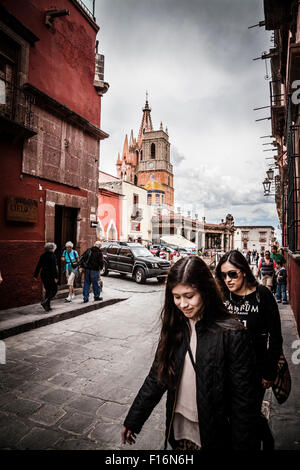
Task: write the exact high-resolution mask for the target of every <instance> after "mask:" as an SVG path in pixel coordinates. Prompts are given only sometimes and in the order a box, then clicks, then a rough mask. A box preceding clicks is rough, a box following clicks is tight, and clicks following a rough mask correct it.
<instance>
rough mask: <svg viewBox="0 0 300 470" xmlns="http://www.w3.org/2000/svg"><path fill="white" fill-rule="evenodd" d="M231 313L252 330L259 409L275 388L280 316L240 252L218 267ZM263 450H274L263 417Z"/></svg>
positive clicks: (231, 253)
mask: <svg viewBox="0 0 300 470" xmlns="http://www.w3.org/2000/svg"><path fill="white" fill-rule="evenodd" d="M216 278H217V280H218V281H219V283H220V286H221V290H222V291H223V294H224V298H225V305H226V307H227V309H228V311H229V312H230V313H231V314H233V315H234V316H236V317H237V318H238V319H239V320H240V321H241V322H242V323H243V324H244V326H245V327H246V328H247V330H248V331H249V333H250V335H251V338H252V342H253V345H254V349H255V355H256V363H257V375H258V382H257V386H258V396H259V407H260V408H261V405H262V401H263V398H264V394H265V390H266V389H267V388H270V387H271V386H272V385H273V382H274V380H275V378H276V375H277V364H278V360H279V356H280V353H281V350H282V335H281V324H280V315H279V311H278V306H277V303H276V301H275V299H274V296H273V295H272V294H271V292H270V291H269V290H268V289H267V288H266V287H265V286H263V285H259V284H258V282H257V281H256V279H255V277H254V275H253V273H252V271H251V269H250V267H249V265H248V263H247V261H246V260H245V258H244V257H243V256H242V255H241V253H240V252H238V251H237V250H232V251H229V252H227V253H226V254H225V255H224V256H223V257H222V258H221V260H220V262H219V264H218V266H217V268H216ZM261 440H262V441H263V445H264V450H271V449H273V448H274V440H273V436H272V434H271V431H270V429H269V426H268V423H267V420H266V419H265V418H264V417H263V415H261Z"/></svg>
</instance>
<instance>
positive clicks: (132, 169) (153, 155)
mask: <svg viewBox="0 0 300 470" xmlns="http://www.w3.org/2000/svg"><path fill="white" fill-rule="evenodd" d="M117 174H118V177H119V178H121V179H124V180H125V181H130V182H131V183H134V184H137V185H138V186H141V187H145V186H146V185H147V183H149V181H150V180H151V179H153V178H155V181H157V182H159V183H160V184H161V186H162V188H163V190H164V204H165V205H166V206H167V208H168V209H170V210H173V208H174V183H173V178H174V175H173V165H172V164H171V162H170V143H169V135H168V130H167V128H166V129H165V130H164V129H163V125H162V123H161V124H160V129H159V130H154V129H153V125H152V119H151V108H150V107H149V103H148V96H147V97H146V104H145V106H144V108H143V116H142V122H141V125H140V129H139V133H138V137H137V139H134V137H133V132H132V131H131V137H130V142H129V145H128V140H127V136H126V138H125V143H124V149H123V154H122V157H120V156H118V160H117ZM153 175H154V176H153Z"/></svg>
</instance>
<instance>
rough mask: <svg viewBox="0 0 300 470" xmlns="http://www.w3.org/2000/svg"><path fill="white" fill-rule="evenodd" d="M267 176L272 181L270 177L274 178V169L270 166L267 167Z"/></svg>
mask: <svg viewBox="0 0 300 470" xmlns="http://www.w3.org/2000/svg"><path fill="white" fill-rule="evenodd" d="M267 177H268V179H269V180H271V181H272V179H273V178H274V170H273V169H272V168H269V169H268V171H267Z"/></svg>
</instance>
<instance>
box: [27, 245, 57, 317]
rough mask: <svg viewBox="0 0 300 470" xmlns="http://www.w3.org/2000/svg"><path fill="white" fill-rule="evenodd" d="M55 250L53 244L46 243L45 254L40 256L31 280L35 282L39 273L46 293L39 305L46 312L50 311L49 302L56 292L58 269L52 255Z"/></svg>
mask: <svg viewBox="0 0 300 470" xmlns="http://www.w3.org/2000/svg"><path fill="white" fill-rule="evenodd" d="M55 250H56V245H55V243H46V245H45V252H44V253H43V254H42V255H41V256H40V259H39V261H38V264H37V266H36V268H35V271H34V274H33V279H34V280H35V281H37V278H38V275H39V273H40V271H41V279H42V282H43V284H44V288H45V291H46V293H45V299H44V300H43V301H42V302H41V305H42V307H43V309H44V310H45V311H46V312H49V310H51V306H50V301H51V299H53V297H55V295H56V292H57V283H58V268H57V263H56V257H55V254H54V251H55Z"/></svg>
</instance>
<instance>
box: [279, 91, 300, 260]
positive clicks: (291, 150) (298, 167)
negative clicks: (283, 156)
mask: <svg viewBox="0 0 300 470" xmlns="http://www.w3.org/2000/svg"><path fill="white" fill-rule="evenodd" d="M299 135H300V125H294V124H293V123H292V120H291V100H289V104H288V113H287V159H288V174H287V187H286V206H285V211H286V215H284V214H283V218H284V221H286V224H287V226H286V235H287V246H288V248H289V249H290V250H291V251H292V252H299V251H300V196H299V194H300V193H299V191H300V153H299Z"/></svg>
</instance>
